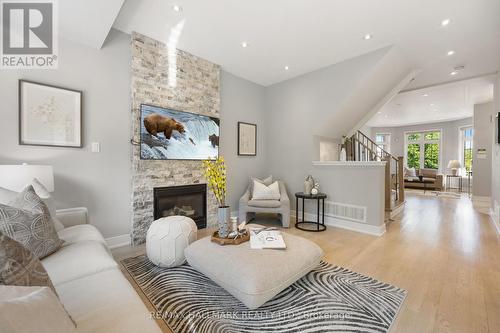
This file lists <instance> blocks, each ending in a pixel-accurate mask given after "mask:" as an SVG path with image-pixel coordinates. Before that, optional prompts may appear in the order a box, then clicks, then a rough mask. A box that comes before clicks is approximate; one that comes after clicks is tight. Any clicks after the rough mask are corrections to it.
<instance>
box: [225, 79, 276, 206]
mask: <svg viewBox="0 0 500 333" xmlns="http://www.w3.org/2000/svg"><path fill="white" fill-rule="evenodd" d="M264 98H265V88H264V87H262V86H260V85H258V84H255V83H252V82H250V81H247V80H245V79H242V78H239V77H236V76H234V75H232V74H229V73H227V72H224V71H222V72H221V111H220V117H221V134H220V137H221V147H220V148H221V152H222V154H223V156H224V158H225V160H226V164H227V172H228V175H227V184H228V198H227V203H228V205H230V206H231V210H232V211H235V210H238V201H239V199H240V197H241V196H242V195H243V193H244V192H245V190H246V188H247V186H248V180H249V178H250V177H251V176H254V177H264V176H267V175H266V171H267V168H266V154H267V144H266V142H267V125H266V121H265V117H266V107H265V100H264ZM238 121H243V122H246V123H252V124H257V156H238V127H237V126H238Z"/></svg>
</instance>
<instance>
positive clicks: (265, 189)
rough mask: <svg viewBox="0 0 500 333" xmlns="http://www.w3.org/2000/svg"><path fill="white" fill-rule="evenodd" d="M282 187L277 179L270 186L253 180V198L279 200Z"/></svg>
mask: <svg viewBox="0 0 500 333" xmlns="http://www.w3.org/2000/svg"><path fill="white" fill-rule="evenodd" d="M279 199H280V187H279V183H278V182H277V181H276V182H274V183H272V184H270V185H269V186H266V185H264V184H262V183H259V182H258V181H254V182H253V194H252V200H279Z"/></svg>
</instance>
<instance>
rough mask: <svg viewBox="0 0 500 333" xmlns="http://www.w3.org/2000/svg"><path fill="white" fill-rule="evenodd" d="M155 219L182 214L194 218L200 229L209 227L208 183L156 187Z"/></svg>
mask: <svg viewBox="0 0 500 333" xmlns="http://www.w3.org/2000/svg"><path fill="white" fill-rule="evenodd" d="M153 191H154V219H155V220H157V219H159V218H162V217H167V216H174V215H182V216H187V217H189V218H191V219H193V220H194V222H195V223H196V225H197V227H198V229H203V228H206V227H207V184H194V185H184V186H169V187H155V188H154V189H153Z"/></svg>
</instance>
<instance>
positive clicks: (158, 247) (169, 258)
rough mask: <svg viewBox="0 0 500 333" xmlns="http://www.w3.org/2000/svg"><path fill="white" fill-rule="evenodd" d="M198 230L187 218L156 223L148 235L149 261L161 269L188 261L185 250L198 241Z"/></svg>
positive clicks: (163, 220)
mask: <svg viewBox="0 0 500 333" xmlns="http://www.w3.org/2000/svg"><path fill="white" fill-rule="evenodd" d="M197 230H198V228H197V227H196V223H194V221H193V220H192V219H190V218H189V217H186V216H169V217H163V218H161V219H158V220H156V221H154V222H153V223H152V224H151V226H150V227H149V229H148V233H147V235H146V253H147V255H148V258H149V260H150V261H151V262H152V263H153V264H155V265H157V266H160V267H175V266H179V265H182V264H183V263H184V262H185V261H186V257H185V256H184V249H185V248H186V247H187V246H188V245H189V244H191V243H192V242H194V241H195V240H196V232H197Z"/></svg>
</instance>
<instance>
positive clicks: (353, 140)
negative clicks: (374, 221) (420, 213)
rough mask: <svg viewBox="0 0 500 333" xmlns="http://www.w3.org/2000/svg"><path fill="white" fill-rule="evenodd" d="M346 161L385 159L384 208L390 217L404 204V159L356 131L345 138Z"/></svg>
mask: <svg viewBox="0 0 500 333" xmlns="http://www.w3.org/2000/svg"><path fill="white" fill-rule="evenodd" d="M345 148H346V153H347V160H348V161H386V162H387V163H386V165H385V210H386V212H389V215H390V216H391V217H392V216H393V214H394V215H395V214H397V213H398V212H399V211H400V210H401V209H402V208H403V206H404V202H405V190H404V171H403V165H404V159H403V156H399V157H394V156H393V155H391V154H390V153H389V152H387V151H386V150H384V149H382V147H380V146H379V145H377V144H376V143H375V141H373V140H372V139H370V138H369V137H368V136H366V135H365V134H364V133H363V132H361V131H357V132H356V133H355V134H354V135H352V136H351V137H349V138H347V139H346V142H345Z"/></svg>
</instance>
